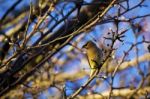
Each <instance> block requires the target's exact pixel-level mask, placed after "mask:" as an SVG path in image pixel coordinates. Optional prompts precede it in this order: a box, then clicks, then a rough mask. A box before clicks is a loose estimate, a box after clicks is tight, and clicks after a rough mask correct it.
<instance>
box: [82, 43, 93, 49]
mask: <svg viewBox="0 0 150 99" xmlns="http://www.w3.org/2000/svg"><path fill="white" fill-rule="evenodd" d="M93 46H95V43H94V42H92V41H88V42H87V43H86V44H84V45H83V46H82V48H85V49H89V48H92V47H93Z"/></svg>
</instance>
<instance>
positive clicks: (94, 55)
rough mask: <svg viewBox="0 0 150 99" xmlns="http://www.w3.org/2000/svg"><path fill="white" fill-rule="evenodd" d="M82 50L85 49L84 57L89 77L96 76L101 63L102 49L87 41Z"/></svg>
mask: <svg viewBox="0 0 150 99" xmlns="http://www.w3.org/2000/svg"><path fill="white" fill-rule="evenodd" d="M82 48H84V49H86V56H87V60H88V63H89V66H90V69H91V71H90V77H92V76H94V75H97V74H98V73H99V70H100V69H101V67H102V62H103V52H102V49H100V48H99V47H98V46H97V45H96V44H95V43H94V42H93V41H88V42H87V43H86V44H85V45H83V46H82ZM95 73H96V74H95Z"/></svg>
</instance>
